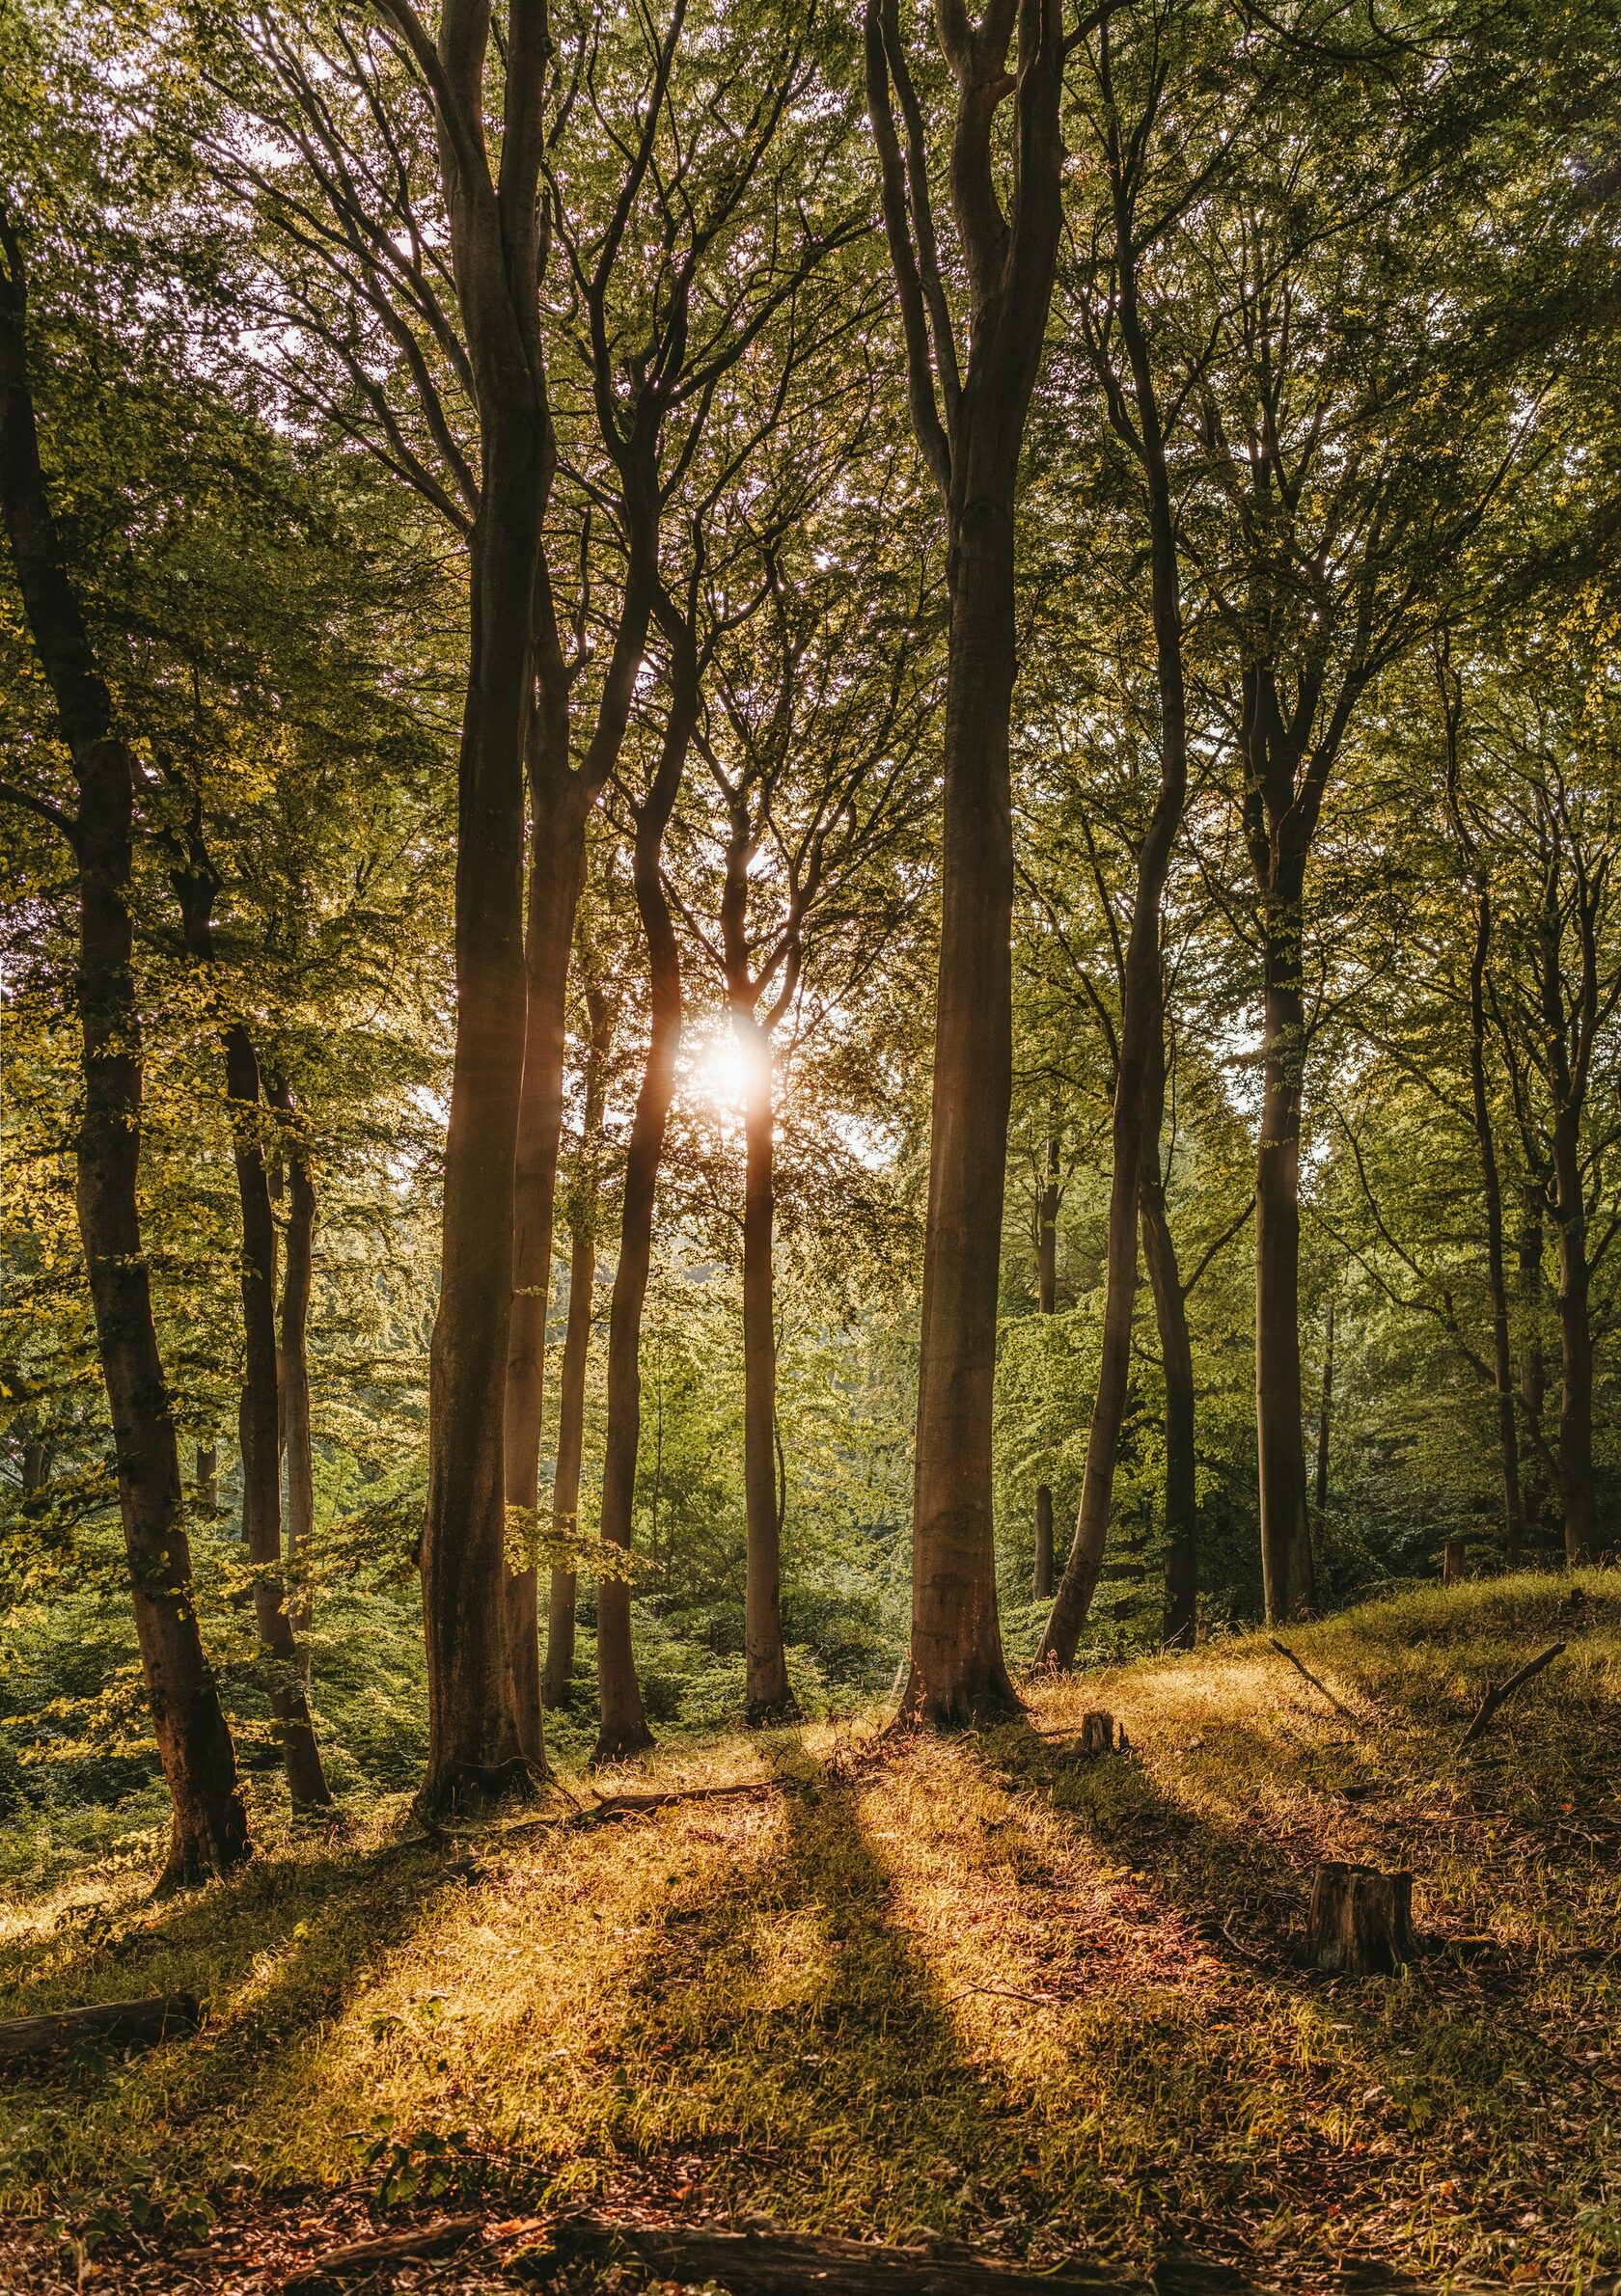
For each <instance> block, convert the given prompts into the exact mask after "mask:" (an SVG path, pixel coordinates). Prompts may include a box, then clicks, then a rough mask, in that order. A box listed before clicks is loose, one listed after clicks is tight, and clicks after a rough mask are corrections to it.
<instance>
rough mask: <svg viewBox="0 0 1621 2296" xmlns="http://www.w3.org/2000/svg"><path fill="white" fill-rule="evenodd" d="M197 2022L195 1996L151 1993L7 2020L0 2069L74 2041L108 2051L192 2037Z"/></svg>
mask: <svg viewBox="0 0 1621 2296" xmlns="http://www.w3.org/2000/svg"><path fill="white" fill-rule="evenodd" d="M202 2022H203V2009H202V2004H201V2003H200V2002H199V2001H198V1998H197V1996H196V1994H195V1993H156V1994H153V1995H151V1997H150V1998H149V1999H147V2000H144V2001H97V2002H94V2003H93V2004H92V2005H91V2006H90V2007H89V2008H88V2009H56V2010H54V2011H52V2013H51V2014H49V2015H48V2016H43V2017H11V2018H8V2019H6V2020H5V2022H4V2023H0V2064H21V2063H22V2062H23V2061H24V2060H26V2059H27V2058H30V2057H46V2056H49V2055H50V2054H51V2053H52V2052H53V2051H55V2050H57V2049H69V2048H71V2047H72V2046H73V2045H74V2043H75V2042H77V2041H100V2042H102V2043H103V2044H104V2045H105V2046H107V2047H108V2048H124V2047H127V2046H129V2045H130V2044H131V2043H134V2042H141V2043H143V2044H144V2043H147V2042H151V2041H160V2040H162V2039H164V2038H165V2037H166V2036H168V2035H169V2034H172V2033H195V2032H196V2031H197V2028H198V2027H199V2025H201V2024H202Z"/></svg>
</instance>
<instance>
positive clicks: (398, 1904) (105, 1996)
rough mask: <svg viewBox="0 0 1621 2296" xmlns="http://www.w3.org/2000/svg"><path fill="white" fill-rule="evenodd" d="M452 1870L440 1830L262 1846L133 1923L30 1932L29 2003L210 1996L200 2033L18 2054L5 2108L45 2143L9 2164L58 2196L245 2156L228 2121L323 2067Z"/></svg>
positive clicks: (133, 1911)
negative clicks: (232, 2148)
mask: <svg viewBox="0 0 1621 2296" xmlns="http://www.w3.org/2000/svg"><path fill="white" fill-rule="evenodd" d="M448 1886H453V1875H452V1874H451V1873H449V1872H447V1871H446V1869H445V1865H444V1859H443V1854H442V1852H441V1851H439V1850H437V1849H436V1848H434V1847H433V1846H432V1845H426V1844H425V1845H417V1844H414V1843H413V1844H400V1843H387V1844H383V1845H380V1846H377V1847H374V1848H359V1849H346V1848H344V1847H343V1845H341V1844H334V1845H330V1846H327V1847H323V1848H322V1849H321V1850H319V1851H318V1852H316V1854H314V1855H312V1854H310V1852H309V1851H308V1850H306V1851H305V1852H304V1853H303V1854H295V1855H282V1856H278V1855H275V1854H272V1855H269V1856H264V1857H261V1858H257V1859H255V1860H254V1861H253V1863H252V1864H250V1865H249V1866H247V1867H245V1868H244V1869H243V1870H242V1871H241V1872H238V1873H236V1874H234V1875H233V1876H231V1877H230V1878H229V1879H228V1880H226V1881H224V1882H219V1883H216V1884H214V1885H213V1886H211V1887H210V1888H208V1889H206V1890H203V1891H197V1892H192V1893H188V1894H187V1895H186V1896H184V1897H182V1898H178V1899H168V1900H147V1901H146V1902H145V1903H144V1904H142V1905H141V1906H139V1907H132V1908H130V1909H129V1915H130V1918H129V1919H128V1921H127V1922H126V1924H125V1926H124V1927H122V1928H117V1929H115V1928H113V1927H112V1926H111V1925H108V1924H106V1923H104V1922H102V1923H97V1922H96V1921H94V1920H92V1921H91V1922H89V1923H86V1922H83V1921H80V1922H76V1923H75V1922H69V1923H66V1924H63V1925H60V1926H59V1928H58V1930H57V1931H54V1932H51V1933H49V1934H47V1935H46V1936H45V1937H44V1938H43V1939H40V1938H38V1937H35V1938H34V1939H31V1940H29V1939H25V1940H21V1941H16V1940H14V1941H13V1942H12V1943H11V1944H10V1945H9V1946H8V1948H7V1950H6V1953H5V1955H4V1960H3V1963H0V2000H3V1997H4V1995H6V1994H9V1995H10V1996H11V2001H10V2002H8V2003H5V2006H6V2007H7V2008H8V2009H10V2008H12V2007H14V2008H15V2009H17V2010H18V2012H19V2013H20V2011H21V2009H23V2007H24V2005H26V2008H27V2009H28V2010H29V2011H30V2012H33V2011H37V2010H43V2009H53V2008H57V2007H66V2006H69V2005H71V2004H76V2003H81V2002H95V2001H103V2000H113V1999H120V1998H124V1997H128V1996H132V1995H149V1994H157V1993H164V1992H178V1991H186V1992H191V1993H195V1994H196V1995H198V1996H199V1998H200V1999H201V2000H202V2002H203V2004H204V2009H205V2021H204V2024H203V2026H202V2029H201V2030H200V2031H199V2032H198V2033H196V2034H193V2035H190V2036H183V2037H176V2038H174V2039H170V2040H166V2041H163V2042H161V2043H159V2044H158V2045H157V2046H156V2047H155V2048H153V2049H150V2050H147V2051H143V2052H141V2053H139V2054H136V2055H132V2056H128V2057H122V2056H117V2055H113V2056H109V2055H107V2054H104V2053H99V2052H96V2051H94V2050H88V2051H87V2050H75V2051H72V2052H70V2053H69V2054H68V2055H66V2056H63V2057H60V2058H55V2059H49V2060H43V2061H41V2062H40V2063H39V2064H34V2065H29V2066H26V2067H18V2068H17V2069H16V2070H15V2071H14V2073H13V2074H12V2075H11V2076H10V2078H9V2079H8V2083H7V2091H6V2100H5V2106H6V2114H7V2117H8V2118H10V2117H11V2116H12V2115H13V2114H15V2115H16V2116H17V2117H18V2119H19V2121H21V2122H23V2123H25V2124H26V2125H27V2126H28V2127H29V2128H31V2129H32V2130H33V2132H34V2134H35V2137H36V2140H41V2139H42V2140H43V2142H42V2143H41V2142H38V2141H37V2142H36V2143H35V2144H34V2145H33V2146H31V2147H24V2148H23V2150H22V2152H21V2153H20V2154H19V2155H18V2157H17V2158H16V2159H15V2160H14V2161H13V2162H11V2163H9V2166H11V2167H12V2168H13V2169H14V2173H17V2174H18V2175H19V2177H21V2176H26V2175H27V2174H29V2173H34V2174H37V2175H41V2176H42V2177H43V2178H44V2179H45V2180H46V2181H48V2183H49V2184H50V2186H51V2188H52V2189H53V2190H54V2191H55V2192H56V2194H57V2197H58V2198H59V2199H63V2198H66V2199H68V2200H69V2201H70V2199H71V2193H72V2191H73V2189H74V2188H75V2187H95V2188H96V2189H102V2188H105V2187H110V2186H112V2185H115V2184H116V2183H118V2182H119V2181H121V2180H122V2179H124V2178H125V2177H127V2176H128V2175H130V2174H132V2173H136V2171H137V2170H139V2171H142V2172H145V2171H148V2170H150V2169H151V2168H153V2167H156V2168H157V2169H158V2170H159V2171H160V2172H161V2171H162V2170H163V2169H165V2167H167V2166H168V2165H170V2164H172V2163H175V2162H177V2161H178V2160H179V2157H180V2156H181V2155H182V2154H185V2153H187V2151H188V2148H189V2150H190V2151H192V2152H195V2153H196V2155H197V2157H196V2159H194V2160H193V2159H189V2158H188V2159H187V2161H186V2171H185V2173H187V2174H188V2175H189V2176H191V2177H192V2178H193V2179H194V2182H195V2185H196V2186H197V2187H201V2186H202V2185H204V2184H206V2183H207V2182H208V2181H209V2178H210V2175H211V2174H212V2173H218V2172H220V2171H223V2170H225V2169H227V2168H229V2167H230V2165H231V2164H230V2162H229V2160H228V2159H227V2157H226V2156H225V2155H224V2154H223V2153H222V2152H221V2150H220V2146H221V2143H222V2141H228V2140H227V2139H226V2135H225V2132H227V2131H230V2132H232V2133H233V2134H236V2133H238V2132H241V2131H244V2130H247V2129H250V2128H251V2127H252V2126H253V2124H254V2122H255V2120H256V2118H259V2117H260V2116H261V2113H262V2111H263V2110H264V2108H266V2107H267V2106H268V2104H269V2103H270V2100H271V2099H272V2097H273V2096H275V2095H276V2094H277V2093H279V2092H281V2091H285V2090H286V2089H287V2087H288V2084H289V2083H296V2082H297V2081H299V2080H301V2079H303V2078H305V2077H307V2066H306V2064H305V2051H306V2048H307V2046H309V2045H313V2044H315V2043H316V2041H317V2039H318V2036H319V2034H320V2031H321V2029H322V2028H323V2027H326V2026H329V2025H331V2024H333V2023H335V2022H336V2021H337V2020H339V2019H341V2018H342V2017H343V2015H344V2014H345V2013H346V2012H347V2011H348V2010H349V2009H350V2008H351V2007H352V2006H353V2004H354V2003H355V2002H356V2001H357V1999H359V1998H360V1997H361V1996H362V1995H363V1994H364V1992H365V1990H366V1988H367V1987H368V1985H369V1984H371V1982H374V1981H375V1979H376V1978H377V1976H378V1975H379V1973H380V1972H381V1970H382V1969H383V1968H384V1966H385V1965H386V1964H387V1963H388V1962H389V1961H390V1960H391V1959H392V1958H393V1957H394V1956H395V1955H396V1954H398V1951H399V1949H400V1948H401V1947H402V1946H404V1945H405V1944H407V1943H408V1941H409V1940H410V1938H411V1937H412V1935H413V1934H414V1932H415V1931H416V1930H417V1929H418V1927H420V1925H421V1924H422V1923H423V1922H424V1921H425V1920H426V1918H428V1915H429V1913H430V1911H431V1908H432V1906H433V1903H434V1901H435V1899H436V1897H437V1895H438V1893H439V1892H440V1891H441V1890H442V1889H443V1888H445V1887H448Z"/></svg>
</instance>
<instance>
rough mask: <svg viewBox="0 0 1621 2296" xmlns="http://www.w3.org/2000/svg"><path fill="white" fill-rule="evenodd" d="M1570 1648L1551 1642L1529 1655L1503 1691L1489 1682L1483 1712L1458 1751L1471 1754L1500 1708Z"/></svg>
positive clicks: (1481, 1706)
mask: <svg viewBox="0 0 1621 2296" xmlns="http://www.w3.org/2000/svg"><path fill="white" fill-rule="evenodd" d="M1568 1647H1569V1646H1568V1645H1567V1644H1565V1643H1562V1642H1553V1643H1550V1644H1549V1646H1548V1648H1547V1650H1545V1651H1541V1652H1539V1653H1538V1654H1537V1655H1536V1657H1534V1658H1528V1659H1527V1660H1526V1661H1525V1665H1524V1666H1522V1667H1521V1669H1520V1671H1519V1673H1518V1674H1511V1675H1510V1676H1509V1678H1508V1680H1507V1681H1506V1682H1504V1684H1503V1686H1502V1688H1501V1689H1500V1690H1499V1689H1498V1687H1497V1683H1496V1682H1488V1683H1487V1685H1486V1695H1485V1697H1484V1698H1483V1699H1482V1700H1481V1701H1480V1710H1479V1712H1478V1713H1477V1714H1476V1715H1475V1717H1474V1720H1473V1721H1472V1722H1471V1723H1470V1726H1469V1728H1468V1729H1467V1730H1466V1731H1465V1733H1464V1735H1463V1736H1462V1737H1461V1738H1460V1739H1459V1740H1458V1752H1459V1753H1460V1754H1464V1753H1467V1752H1468V1750H1469V1748H1470V1746H1472V1745H1473V1744H1474V1741H1475V1739H1476V1738H1478V1737H1484V1736H1485V1735H1486V1733H1487V1731H1488V1730H1490V1729H1491V1727H1492V1724H1493V1721H1494V1720H1495V1719H1496V1717H1497V1712H1498V1710H1499V1708H1502V1707H1505V1706H1506V1705H1507V1704H1508V1702H1509V1700H1510V1699H1511V1698H1512V1697H1513V1696H1514V1693H1515V1692H1516V1690H1523V1689H1524V1688H1525V1684H1526V1683H1527V1682H1528V1681H1530V1679H1531V1677H1532V1676H1533V1675H1537V1674H1540V1673H1541V1672H1542V1670H1543V1668H1544V1667H1545V1666H1552V1663H1553V1661H1554V1659H1555V1658H1557V1657H1558V1656H1559V1655H1560V1654H1561V1653H1562V1652H1563V1651H1564V1650H1566V1649H1567V1648H1568Z"/></svg>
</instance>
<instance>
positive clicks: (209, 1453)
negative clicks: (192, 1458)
mask: <svg viewBox="0 0 1621 2296" xmlns="http://www.w3.org/2000/svg"><path fill="white" fill-rule="evenodd" d="M197 1504H198V1507H199V1509H200V1510H201V1511H202V1513H204V1514H205V1515H217V1514H218V1513H219V1445H218V1444H217V1443H199V1444H198V1446H197Z"/></svg>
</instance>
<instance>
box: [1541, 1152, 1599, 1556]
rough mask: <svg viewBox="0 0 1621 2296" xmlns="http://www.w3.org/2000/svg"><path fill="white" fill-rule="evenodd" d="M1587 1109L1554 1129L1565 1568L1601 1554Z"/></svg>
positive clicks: (1560, 1434)
mask: <svg viewBox="0 0 1621 2296" xmlns="http://www.w3.org/2000/svg"><path fill="white" fill-rule="evenodd" d="M1579 1125H1580V1109H1579V1108H1578V1109H1571V1110H1566V1111H1561V1112H1560V1113H1559V1114H1558V1115H1557V1116H1556V1117H1555V1120H1554V1125H1553V1141H1552V1146H1553V1185H1554V1198H1555V1209H1554V1217H1555V1223H1556V1235H1555V1243H1556V1247H1557V1250H1558V1255H1559V1298H1558V1312H1559V1372H1560V1380H1559V1509H1560V1513H1561V1515H1562V1516H1563V1517H1564V1530H1565V1562H1566V1565H1567V1566H1568V1567H1569V1568H1570V1569H1572V1570H1574V1569H1576V1567H1577V1566H1578V1564H1580V1563H1590V1562H1591V1561H1592V1560H1593V1558H1594V1556H1595V1555H1596V1554H1597V1552H1598V1505H1597V1495H1596V1492H1595V1490H1594V1483H1593V1327H1592V1323H1591V1321H1590V1318H1589V1314H1588V1291H1589V1271H1588V1266H1587V1214H1586V1205H1585V1201H1584V1197H1583V1191H1582V1171H1581V1143H1580V1132H1579Z"/></svg>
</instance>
